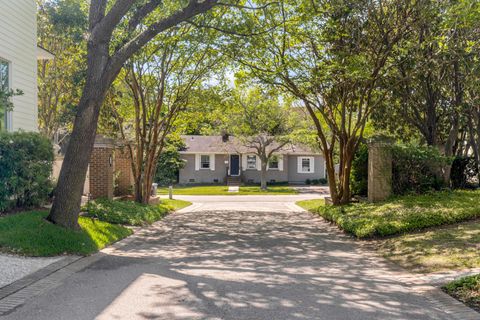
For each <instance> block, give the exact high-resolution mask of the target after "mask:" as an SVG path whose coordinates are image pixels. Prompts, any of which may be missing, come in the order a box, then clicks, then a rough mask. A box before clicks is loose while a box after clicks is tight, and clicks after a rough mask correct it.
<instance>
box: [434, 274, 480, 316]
mask: <svg viewBox="0 0 480 320" xmlns="http://www.w3.org/2000/svg"><path fill="white" fill-rule="evenodd" d="M442 289H443V290H444V291H445V292H447V293H448V294H449V295H451V296H452V297H454V298H456V299H458V300H460V301H462V302H463V303H465V304H466V305H468V306H470V307H471V308H473V309H475V310H477V311H479V312H480V274H477V275H473V276H468V277H463V278H461V279H458V280H455V281H452V282H450V283H448V284H447V285H445V286H444V287H443V288H442Z"/></svg>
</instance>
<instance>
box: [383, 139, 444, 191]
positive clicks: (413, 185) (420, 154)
mask: <svg viewBox="0 0 480 320" xmlns="http://www.w3.org/2000/svg"><path fill="white" fill-rule="evenodd" d="M392 159H393V167H392V171H393V172H392V174H393V175H392V187H393V193H394V194H405V193H409V192H414V193H423V192H426V191H429V190H440V189H442V188H443V187H445V184H444V180H443V178H442V177H441V169H442V167H443V166H446V165H449V164H451V161H452V159H450V158H448V157H445V156H442V155H441V154H440V152H439V151H438V150H437V149H436V148H434V147H429V146H419V145H413V144H410V145H394V146H392Z"/></svg>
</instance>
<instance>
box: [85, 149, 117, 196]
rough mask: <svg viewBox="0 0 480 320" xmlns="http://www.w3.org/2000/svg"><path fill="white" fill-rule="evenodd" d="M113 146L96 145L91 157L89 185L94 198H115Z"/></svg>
mask: <svg viewBox="0 0 480 320" xmlns="http://www.w3.org/2000/svg"><path fill="white" fill-rule="evenodd" d="M113 150H114V149H113V146H107V145H103V146H95V147H94V148H93V151H92V155H91V157H90V174H89V176H90V177H89V178H90V179H89V185H90V194H91V196H92V198H93V199H96V198H108V199H112V198H113Z"/></svg>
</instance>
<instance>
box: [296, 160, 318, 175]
mask: <svg viewBox="0 0 480 320" xmlns="http://www.w3.org/2000/svg"><path fill="white" fill-rule="evenodd" d="M297 170H298V173H314V172H315V169H314V158H313V157H298V158H297Z"/></svg>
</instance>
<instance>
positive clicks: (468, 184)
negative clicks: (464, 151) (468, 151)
mask: <svg viewBox="0 0 480 320" xmlns="http://www.w3.org/2000/svg"><path fill="white" fill-rule="evenodd" d="M477 176H478V169H477V166H476V164H475V158H473V157H456V158H455V160H453V163H452V170H451V172H450V179H451V181H452V187H453V188H455V189H465V188H474V187H477V186H478V181H476V180H477Z"/></svg>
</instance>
